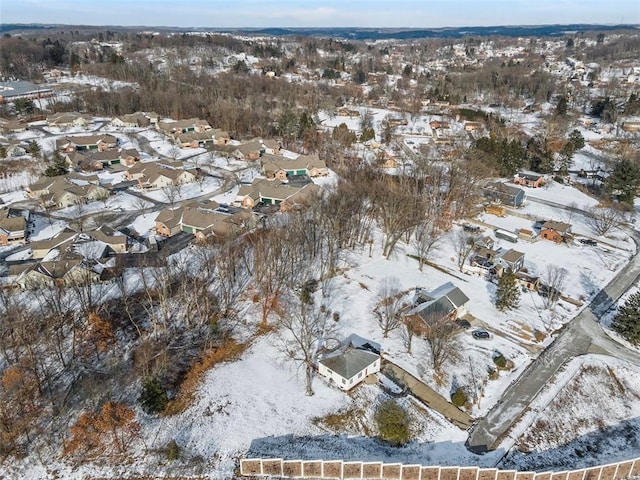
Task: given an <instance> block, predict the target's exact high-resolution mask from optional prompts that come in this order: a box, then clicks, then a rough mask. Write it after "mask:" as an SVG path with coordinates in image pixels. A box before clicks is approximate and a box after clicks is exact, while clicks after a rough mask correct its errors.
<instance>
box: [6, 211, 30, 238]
mask: <svg viewBox="0 0 640 480" xmlns="http://www.w3.org/2000/svg"><path fill="white" fill-rule="evenodd" d="M8 213H9V211H8V210H7V211H4V212H2V213H1V214H0V245H8V244H9V243H16V242H24V240H25V238H26V230H27V219H26V218H24V217H23V216H22V215H18V216H15V217H10V216H8Z"/></svg>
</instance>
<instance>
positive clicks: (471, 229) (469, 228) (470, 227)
mask: <svg viewBox="0 0 640 480" xmlns="http://www.w3.org/2000/svg"><path fill="white" fill-rule="evenodd" d="M462 230H464V231H465V232H471V233H478V232H479V231H480V227H478V226H476V225H469V224H468V223H465V224H463V225H462Z"/></svg>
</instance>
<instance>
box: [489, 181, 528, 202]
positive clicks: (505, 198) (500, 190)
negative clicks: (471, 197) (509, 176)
mask: <svg viewBox="0 0 640 480" xmlns="http://www.w3.org/2000/svg"><path fill="white" fill-rule="evenodd" d="M482 192H483V194H484V197H485V198H487V199H488V200H490V201H492V202H499V203H500V204H502V205H509V206H511V207H516V208H518V207H521V206H522V205H524V202H525V199H526V194H525V192H524V190H523V189H521V188H518V187H514V186H511V185H507V184H505V183H502V182H493V183H490V184H489V185H487V186H485V187H484V188H483V190H482Z"/></svg>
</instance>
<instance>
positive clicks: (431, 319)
mask: <svg viewBox="0 0 640 480" xmlns="http://www.w3.org/2000/svg"><path fill="white" fill-rule="evenodd" d="M423 322H424V325H423V330H424V338H425V339H426V340H427V342H429V348H430V356H431V364H432V365H433V369H434V370H435V371H436V372H440V371H441V368H442V366H443V365H444V363H445V362H447V361H448V360H450V359H452V358H453V356H454V355H455V352H456V343H457V342H456V324H455V323H454V322H453V321H452V320H451V319H450V318H449V317H448V316H443V315H442V313H441V312H435V313H433V314H431V315H429V316H428V318H427V319H425V320H423Z"/></svg>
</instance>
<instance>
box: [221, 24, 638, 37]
mask: <svg viewBox="0 0 640 480" xmlns="http://www.w3.org/2000/svg"><path fill="white" fill-rule="evenodd" d="M638 28H640V26H638V25H592V24H572V25H536V26H517V25H516V26H495V27H451V28H428V29H390V28H262V29H241V30H236V31H240V32H243V33H248V34H260V35H272V36H287V35H304V36H322V37H334V38H344V39H352V40H386V39H398V40H410V39H419V38H458V37H464V36H472V35H475V36H489V35H499V36H507V37H548V36H562V35H565V34H567V33H576V32H595V31H598V32H602V31H612V30H629V29H638ZM227 31H230V30H227Z"/></svg>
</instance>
